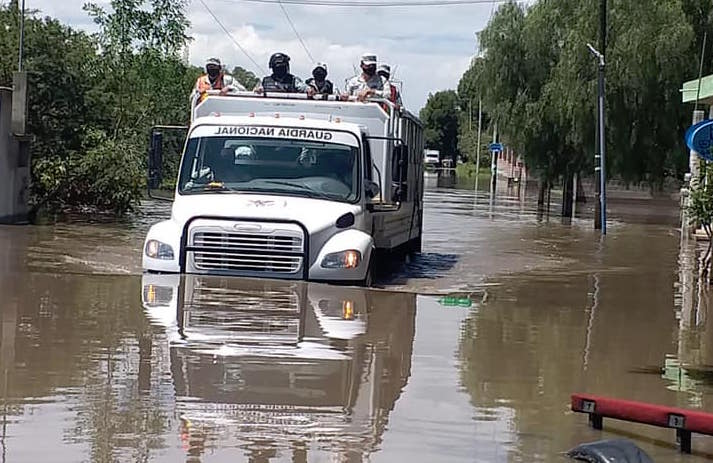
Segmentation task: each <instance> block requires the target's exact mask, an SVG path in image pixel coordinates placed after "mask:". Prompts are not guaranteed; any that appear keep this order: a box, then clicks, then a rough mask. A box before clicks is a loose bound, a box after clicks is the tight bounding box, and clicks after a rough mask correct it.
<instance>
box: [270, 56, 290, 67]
mask: <svg viewBox="0 0 713 463" xmlns="http://www.w3.org/2000/svg"><path fill="white" fill-rule="evenodd" d="M278 64H287V65H289V64H290V57H289V56H287V55H286V54H284V53H275V54H273V55H272V56H271V57H270V69H273V68H274V67H275V66H276V65H278Z"/></svg>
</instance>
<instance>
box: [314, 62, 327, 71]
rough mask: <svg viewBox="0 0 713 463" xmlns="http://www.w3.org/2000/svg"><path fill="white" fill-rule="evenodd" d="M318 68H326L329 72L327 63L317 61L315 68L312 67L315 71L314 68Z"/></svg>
mask: <svg viewBox="0 0 713 463" xmlns="http://www.w3.org/2000/svg"><path fill="white" fill-rule="evenodd" d="M317 68H322V69H324V72H327V63H317V64H315V65H314V69H312V71H314V70H315V69H317Z"/></svg>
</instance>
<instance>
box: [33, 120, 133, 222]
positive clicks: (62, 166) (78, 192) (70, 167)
mask: <svg viewBox="0 0 713 463" xmlns="http://www.w3.org/2000/svg"><path fill="white" fill-rule="evenodd" d="M82 148H83V149H82V150H81V151H79V152H72V153H71V154H70V155H69V156H67V157H65V158H60V157H44V158H41V159H39V160H37V161H35V162H34V163H33V179H34V188H35V190H36V192H37V194H38V195H39V196H40V197H42V198H45V199H46V204H47V205H48V206H52V207H55V208H60V207H62V206H64V205H81V206H82V207H92V208H94V209H99V210H108V211H112V212H116V213H122V212H124V211H126V210H127V209H129V208H131V206H132V205H133V204H134V202H135V201H136V198H138V197H139V196H140V194H141V187H142V181H143V169H142V168H141V167H142V159H143V157H144V153H143V152H142V151H139V150H137V147H136V146H135V145H134V144H132V143H130V142H129V141H127V140H115V139H111V138H109V137H107V136H106V134H104V133H102V132H96V131H90V132H88V133H87V136H86V138H85V143H84V145H83V147H82ZM80 153H81V154H80Z"/></svg>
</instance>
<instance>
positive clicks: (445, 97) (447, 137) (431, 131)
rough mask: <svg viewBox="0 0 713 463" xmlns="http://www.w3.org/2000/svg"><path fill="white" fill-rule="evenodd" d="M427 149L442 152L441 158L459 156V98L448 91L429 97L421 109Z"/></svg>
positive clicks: (454, 93)
mask: <svg viewBox="0 0 713 463" xmlns="http://www.w3.org/2000/svg"><path fill="white" fill-rule="evenodd" d="M420 117H421V120H422V121H423V124H424V138H425V143H426V148H429V149H436V150H439V151H440V152H441V158H444V157H451V158H453V159H456V157H457V156H458V154H459V152H458V118H459V108H458V96H457V95H456V92H454V91H452V90H447V91H443V92H437V93H435V94H432V95H428V101H427V102H426V106H424V107H423V109H421V114H420Z"/></svg>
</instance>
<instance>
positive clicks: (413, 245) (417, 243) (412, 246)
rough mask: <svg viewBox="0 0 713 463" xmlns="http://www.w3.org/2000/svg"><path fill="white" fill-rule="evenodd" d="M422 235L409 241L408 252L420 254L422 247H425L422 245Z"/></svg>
mask: <svg viewBox="0 0 713 463" xmlns="http://www.w3.org/2000/svg"><path fill="white" fill-rule="evenodd" d="M421 238H422V237H421V235H419V236H418V237H417V238H414V239H412V240H411V241H409V242H408V249H407V252H408V254H420V253H421V249H422V247H423V245H422V241H423V240H422V239H421Z"/></svg>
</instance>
